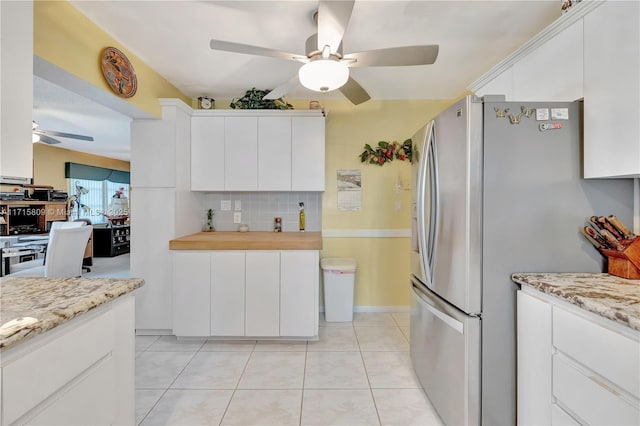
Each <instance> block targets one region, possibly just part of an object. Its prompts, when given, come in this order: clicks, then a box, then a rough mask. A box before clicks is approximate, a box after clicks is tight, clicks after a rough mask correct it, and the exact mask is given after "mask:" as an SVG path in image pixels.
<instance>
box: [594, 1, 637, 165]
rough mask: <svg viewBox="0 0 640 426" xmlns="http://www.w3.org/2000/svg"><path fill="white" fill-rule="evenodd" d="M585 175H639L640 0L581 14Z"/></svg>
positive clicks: (604, 6) (619, 2)
mask: <svg viewBox="0 0 640 426" xmlns="http://www.w3.org/2000/svg"><path fill="white" fill-rule="evenodd" d="M584 68H585V70H584V177H585V178H598V177H616V176H619V177H621V176H635V177H638V176H640V139H639V136H638V135H640V120H638V117H640V78H638V76H639V75H640V3H639V2H637V1H628V2H627V1H608V2H605V3H604V4H603V5H602V6H600V7H598V8H597V9H595V10H594V11H593V12H591V13H589V14H588V15H586V16H585V17H584Z"/></svg>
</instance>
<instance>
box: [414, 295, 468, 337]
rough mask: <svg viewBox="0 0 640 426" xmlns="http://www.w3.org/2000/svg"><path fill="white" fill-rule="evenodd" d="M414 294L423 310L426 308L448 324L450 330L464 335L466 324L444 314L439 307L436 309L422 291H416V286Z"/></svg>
mask: <svg viewBox="0 0 640 426" xmlns="http://www.w3.org/2000/svg"><path fill="white" fill-rule="evenodd" d="M413 292H414V294H415V295H416V297H417V299H418V300H417V301H418V303H420V305H421V306H422V307H423V308H425V309H426V310H428V311H429V312H431V313H432V314H433V315H435V316H436V317H437V318H438V319H440V320H441V321H442V322H443V323H444V324H446V325H447V326H449V327H450V328H452V329H454V330H455V331H457V332H458V333H460V334H464V324H462V323H461V322H460V321H458V320H457V319H455V318H454V317H452V316H451V315H448V314H446V313H444V312H442V311H441V310H439V309H438V308H437V307H435V306H433V305H432V304H431V303H429V301H428V300H427V299H426V298H425V296H424V294H423V293H422V291H420V290H419V289H416V288H415V286H414V289H413Z"/></svg>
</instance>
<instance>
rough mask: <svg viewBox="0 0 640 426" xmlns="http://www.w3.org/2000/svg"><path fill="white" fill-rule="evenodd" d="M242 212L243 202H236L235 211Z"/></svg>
mask: <svg viewBox="0 0 640 426" xmlns="http://www.w3.org/2000/svg"><path fill="white" fill-rule="evenodd" d="M240 210H242V200H236V206H235V211H237V212H239V211H240Z"/></svg>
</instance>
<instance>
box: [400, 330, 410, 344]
mask: <svg viewBox="0 0 640 426" xmlns="http://www.w3.org/2000/svg"><path fill="white" fill-rule="evenodd" d="M400 331H402V334H404V337H405V338H406V339H407V341H409V342H411V329H410V328H409V327H404V326H401V327H400Z"/></svg>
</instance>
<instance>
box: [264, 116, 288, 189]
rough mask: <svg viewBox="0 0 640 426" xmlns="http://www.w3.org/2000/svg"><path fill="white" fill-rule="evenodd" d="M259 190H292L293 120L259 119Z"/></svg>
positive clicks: (279, 118)
mask: <svg viewBox="0 0 640 426" xmlns="http://www.w3.org/2000/svg"><path fill="white" fill-rule="evenodd" d="M258 190H260V191H290V190H291V118H290V117H260V118H258Z"/></svg>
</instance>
